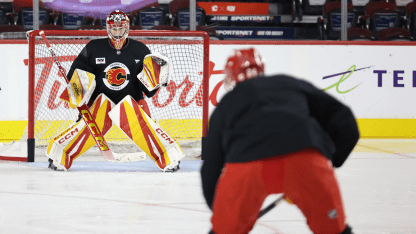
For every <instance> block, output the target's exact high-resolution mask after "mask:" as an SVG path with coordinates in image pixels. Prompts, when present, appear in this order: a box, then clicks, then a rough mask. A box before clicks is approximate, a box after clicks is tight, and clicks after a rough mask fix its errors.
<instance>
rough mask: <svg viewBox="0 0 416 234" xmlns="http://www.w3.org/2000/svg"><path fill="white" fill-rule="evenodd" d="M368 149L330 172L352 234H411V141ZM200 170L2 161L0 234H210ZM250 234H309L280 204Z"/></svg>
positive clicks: (414, 211) (414, 233) (415, 163)
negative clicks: (55, 167)
mask: <svg viewBox="0 0 416 234" xmlns="http://www.w3.org/2000/svg"><path fill="white" fill-rule="evenodd" d="M367 143H368V142H361V143H360V144H359V145H358V146H357V147H356V149H355V150H354V152H353V153H352V155H351V156H350V158H349V159H348V160H347V162H346V163H345V165H344V166H343V167H342V168H340V169H337V172H336V173H337V178H338V180H339V184H340V186H341V191H342V194H343V200H344V204H345V208H346V214H347V216H348V223H349V224H350V225H351V226H352V227H353V231H354V233H356V234H372V233H377V234H383V233H386V234H387V233H389V234H416V153H415V152H416V142H415V141H411V142H409V141H408V140H401V141H393V143H389V144H386V143H383V142H379V141H378V142H375V143H374V142H369V144H367ZM404 148H405V149H404ZM200 165H201V162H200V161H198V160H189V161H182V162H181V168H182V170H181V171H180V172H178V173H173V174H164V173H161V172H160V171H159V169H157V168H156V166H155V165H154V163H153V162H151V161H142V162H135V163H110V162H104V161H103V160H102V159H101V158H100V157H98V156H85V157H80V158H79V159H78V160H76V161H75V162H74V165H73V167H72V168H71V169H70V170H69V171H68V172H60V171H50V170H48V169H47V162H46V158H45V157H38V158H36V162H35V163H21V162H20V163H18V162H5V161H3V162H0V233H1V234H9V233H12V234H14V233H17V234H23V233H31V234H35V233H42V234H46V233H57V234H60V233H144V234H153V233H155V234H156V233H157V234H159V233H169V234H174V233H192V234H194V233H208V231H209V230H210V228H211V225H210V222H209V220H210V217H211V212H210V210H209V209H208V207H207V206H206V204H205V201H204V199H203V196H202V190H201V182H200V176H199V168H200ZM276 197H278V195H273V196H270V197H268V198H267V199H266V201H265V202H264V204H263V206H266V205H267V204H269V203H270V202H271V201H273V200H274V199H275V198H276ZM250 233H255V234H268V233H279V234H288V233H294V234H303V233H305V234H306V233H311V231H310V230H309V228H308V226H307V225H306V222H305V218H304V216H303V215H302V213H300V211H299V210H298V209H297V208H296V207H295V206H293V205H289V204H287V203H286V202H282V203H280V204H279V205H278V206H277V207H276V208H274V209H273V210H271V211H270V212H269V213H267V214H266V215H265V216H263V217H262V218H260V219H259V220H258V221H257V223H256V225H255V226H254V228H253V230H252V232H250Z"/></svg>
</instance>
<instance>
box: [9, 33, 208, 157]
mask: <svg viewBox="0 0 416 234" xmlns="http://www.w3.org/2000/svg"><path fill="white" fill-rule="evenodd" d="M41 31H42V30H35V31H31V32H29V33H28V38H27V39H28V45H29V64H28V68H29V74H28V78H29V87H28V94H29V95H28V99H29V100H28V127H27V128H28V130H27V131H28V138H27V147H28V153H27V158H16V159H15V160H17V161H26V160H27V161H28V162H34V160H35V136H34V128H35V108H34V107H35V98H34V95H35V44H36V37H37V36H38V37H39V33H40V32H41ZM44 32H45V35H46V36H48V35H53V36H98V37H100V36H103V37H105V36H108V34H107V31H106V30H91V31H89V30H76V31H73V30H44ZM167 35H169V36H171V37H175V36H177V37H202V38H203V50H204V59H203V80H202V84H203V85H202V90H203V95H202V101H203V106H202V112H203V113H202V136H205V135H206V133H207V128H208V106H209V105H208V102H209V100H208V99H209V35H208V34H207V33H206V32H200V31H179V32H178V31H153V30H131V31H130V32H129V36H132V37H134V36H139V37H166V36H167ZM5 158H6V157H5ZM6 160H10V157H7V159H6Z"/></svg>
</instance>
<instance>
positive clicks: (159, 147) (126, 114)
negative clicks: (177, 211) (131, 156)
mask: <svg viewBox="0 0 416 234" xmlns="http://www.w3.org/2000/svg"><path fill="white" fill-rule="evenodd" d="M109 116H110V118H111V120H113V123H114V124H115V125H117V126H118V127H119V128H120V129H121V130H123V132H124V133H125V134H126V135H127V136H128V137H129V138H130V139H131V140H132V141H133V142H134V143H135V144H136V145H137V146H138V147H140V148H141V149H142V150H143V151H144V152H145V153H146V154H147V155H148V156H149V157H151V158H152V159H153V160H154V161H155V162H156V164H157V166H158V167H159V168H160V169H162V170H164V169H166V168H174V167H176V166H177V165H178V164H179V160H180V159H182V158H183V157H185V155H184V153H183V151H182V149H181V147H180V146H179V144H178V143H177V142H176V140H175V139H173V138H172V137H170V136H169V135H168V134H167V133H166V132H165V131H163V130H162V128H161V127H160V126H159V125H158V124H156V123H155V122H154V121H153V120H152V119H151V118H150V117H149V116H148V115H147V114H146V113H145V111H143V109H142V108H141V107H140V106H139V105H138V104H137V103H136V101H135V100H134V99H133V98H132V97H131V96H127V97H125V98H124V99H123V100H122V101H121V102H120V103H119V104H117V105H116V106H115V107H114V108H113V109H112V110H111V111H110V113H109Z"/></svg>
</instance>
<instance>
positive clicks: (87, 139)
mask: <svg viewBox="0 0 416 234" xmlns="http://www.w3.org/2000/svg"><path fill="white" fill-rule="evenodd" d="M114 105H115V104H114V103H113V102H112V101H111V100H110V99H108V98H107V97H106V96H105V95H104V94H101V95H99V96H98V97H97V99H96V100H95V101H94V104H93V105H92V106H91V108H90V111H91V115H92V117H93V118H94V119H95V122H96V124H97V125H98V128H99V129H100V130H101V132H102V133H103V135H105V134H106V133H107V132H108V130H110V128H111V126H112V122H111V119H110V118H109V117H108V112H109V111H110V110H111V107H112V106H114ZM94 145H95V141H94V139H93V137H92V136H91V134H90V132H89V129H88V128H87V126H86V125H85V122H84V121H83V120H80V121H77V122H76V123H74V124H72V125H71V126H70V127H69V128H68V129H67V130H65V131H64V132H63V133H61V134H60V135H59V136H57V137H55V138H54V139H52V141H51V142H50V143H49V145H48V148H47V150H46V156H47V157H48V158H50V159H52V160H53V164H54V165H55V166H56V167H57V168H58V169H62V170H67V169H69V168H70V167H71V165H72V162H73V160H74V159H76V158H77V157H79V156H80V155H81V154H83V153H85V152H86V151H87V150H88V149H90V148H91V147H92V146H94Z"/></svg>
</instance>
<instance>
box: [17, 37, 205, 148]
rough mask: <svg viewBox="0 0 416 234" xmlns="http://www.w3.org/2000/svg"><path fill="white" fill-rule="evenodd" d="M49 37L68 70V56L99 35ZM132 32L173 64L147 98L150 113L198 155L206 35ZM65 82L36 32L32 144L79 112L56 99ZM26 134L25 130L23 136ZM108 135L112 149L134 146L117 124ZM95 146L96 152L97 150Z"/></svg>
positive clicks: (44, 141)
mask: <svg viewBox="0 0 416 234" xmlns="http://www.w3.org/2000/svg"><path fill="white" fill-rule="evenodd" d="M166 34H167V33H166ZM166 34H165V35H166ZM47 37H48V41H49V43H50V44H51V46H52V49H53V50H54V52H55V54H56V55H57V56H58V59H59V61H60V62H61V65H62V66H63V67H64V68H65V69H66V71H68V70H69V69H70V66H71V64H72V61H73V60H74V59H75V58H76V56H77V55H78V54H79V53H80V51H81V50H82V49H83V47H84V46H85V45H86V44H87V43H88V42H89V41H90V40H92V39H95V38H99V37H97V36H51V35H50V34H49V35H48V36H47ZM130 38H131V39H134V40H139V41H141V42H143V43H144V44H146V45H147V46H148V47H149V49H150V50H151V52H152V53H153V52H162V53H164V54H166V55H167V56H168V57H169V58H170V60H171V62H172V64H173V76H172V80H171V82H170V83H169V85H168V86H167V87H166V88H162V89H161V90H160V91H159V92H158V93H157V95H155V96H154V97H152V98H151V99H147V103H148V105H149V109H150V112H151V116H152V119H154V120H155V121H156V122H157V123H158V124H159V125H160V126H161V127H162V128H163V129H164V130H165V131H166V132H167V133H168V134H169V135H170V136H171V137H173V138H175V139H176V140H177V141H178V142H179V143H180V145H181V146H182V147H183V148H187V147H188V148H189V147H190V148H193V150H191V151H192V154H195V155H198V148H200V140H201V136H202V119H203V105H204V103H203V79H204V77H203V74H204V73H203V69H204V41H203V39H204V38H203V37H189V36H188V37H177V36H175V37H170V36H158V37H139V36H131V37H130ZM205 56H206V55H205ZM65 84H66V83H65V80H64V78H63V77H62V76H61V75H60V74H59V70H58V67H57V66H56V64H55V63H54V61H53V58H52V57H51V55H50V52H49V51H48V49H47V47H46V45H45V43H44V41H43V40H42V38H41V37H36V42H35V97H34V99H35V100H34V109H35V129H34V135H35V143H36V149H40V148H45V146H47V145H48V144H49V142H50V140H51V139H53V138H54V137H55V136H57V135H59V134H60V133H61V132H62V131H64V130H65V129H67V128H68V126H69V125H70V124H71V123H73V122H74V121H75V120H76V119H77V118H78V111H77V110H76V109H75V110H74V109H70V108H69V107H68V105H67V104H66V103H65V102H63V101H62V100H60V99H59V95H60V94H61V93H62V91H63V90H64V89H65V87H66V86H65ZM26 139H27V130H26V131H25V134H24V136H23V137H22V139H21V141H25V140H26ZM106 140H107V142H108V143H109V144H110V147H111V149H112V150H113V151H115V152H133V151H137V150H138V148H137V147H136V146H135V145H134V143H132V141H130V139H128V138H127V136H126V135H125V134H124V133H123V132H122V131H121V130H120V129H119V128H118V127H117V126H115V125H113V127H112V128H111V130H110V131H109V132H108V133H107V135H106ZM195 149H197V150H196V151H195ZM43 151H44V150H43ZM93 151H94V150H93ZM184 151H185V150H184ZM96 152H97V153H98V154H99V151H98V150H96ZM185 154H186V151H185ZM187 156H188V155H187Z"/></svg>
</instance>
